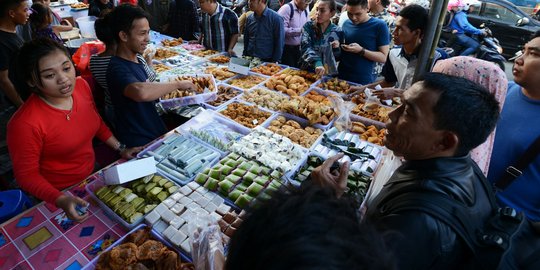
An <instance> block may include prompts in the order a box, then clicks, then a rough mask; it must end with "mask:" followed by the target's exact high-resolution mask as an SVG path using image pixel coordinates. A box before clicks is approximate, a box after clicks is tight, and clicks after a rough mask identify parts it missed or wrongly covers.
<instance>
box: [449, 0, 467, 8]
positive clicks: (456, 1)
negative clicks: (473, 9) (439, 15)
mask: <svg viewBox="0 0 540 270" xmlns="http://www.w3.org/2000/svg"><path fill="white" fill-rule="evenodd" d="M464 6H465V4H464V3H463V1H461V0H450V1H448V11H452V9H453V8H455V7H457V8H459V9H460V10H461V9H462V8H463V7H464Z"/></svg>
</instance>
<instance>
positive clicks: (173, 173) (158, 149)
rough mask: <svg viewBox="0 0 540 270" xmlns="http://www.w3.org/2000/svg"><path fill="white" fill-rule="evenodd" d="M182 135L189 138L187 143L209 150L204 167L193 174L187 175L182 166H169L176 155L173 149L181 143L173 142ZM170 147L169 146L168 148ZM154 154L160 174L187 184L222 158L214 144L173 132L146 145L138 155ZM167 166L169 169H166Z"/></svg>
mask: <svg viewBox="0 0 540 270" xmlns="http://www.w3.org/2000/svg"><path fill="white" fill-rule="evenodd" d="M180 137H183V138H182V139H185V140H188V141H187V142H185V143H188V144H189V145H191V146H192V148H193V147H195V146H198V147H202V149H204V151H207V152H209V155H207V157H209V158H208V159H207V160H205V162H204V163H203V164H202V167H201V168H200V169H199V170H197V171H195V172H194V173H193V175H186V174H184V173H182V172H181V169H182V168H178V167H177V166H175V169H172V168H170V167H168V166H170V164H169V163H170V160H169V158H174V157H173V156H172V155H176V154H175V153H174V152H173V150H174V149H176V148H177V147H178V145H179V144H175V145H173V144H172V143H173V142H174V141H175V140H176V139H179V138H180ZM167 147H168V148H167ZM182 152H183V151H180V152H179V153H178V154H182ZM149 156H154V159H155V160H156V162H157V165H156V167H157V170H158V172H159V173H160V174H162V175H164V176H166V177H167V178H168V179H171V180H172V181H174V182H176V183H179V184H180V185H185V184H187V183H189V182H191V181H192V180H193V178H194V177H195V176H196V175H197V173H198V172H200V171H202V170H204V169H205V168H207V167H210V166H212V165H214V164H215V163H216V162H217V161H218V160H219V158H220V156H221V153H220V152H219V151H218V150H217V149H215V148H214V147H212V146H209V145H207V144H206V143H203V142H201V141H199V140H194V138H193V137H191V136H188V135H186V134H176V133H175V134H172V135H171V136H168V137H166V138H163V139H160V140H158V141H156V142H154V143H153V144H151V145H150V146H148V147H146V148H145V149H144V150H143V151H141V152H140V153H139V154H138V155H137V157H139V158H140V157H149ZM196 160H197V159H195V160H193V161H191V162H190V163H189V164H187V165H186V166H185V167H184V168H187V167H189V166H190V165H192V164H194V163H195V162H196ZM165 164H167V165H165ZM164 168H167V169H164Z"/></svg>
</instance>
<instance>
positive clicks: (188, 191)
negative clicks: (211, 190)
mask: <svg viewBox="0 0 540 270" xmlns="http://www.w3.org/2000/svg"><path fill="white" fill-rule="evenodd" d="M178 191H179V192H180V193H182V194H184V196H187V195H189V194H191V192H193V190H192V189H191V188H190V187H188V186H183V187H181V188H180V190H178Z"/></svg>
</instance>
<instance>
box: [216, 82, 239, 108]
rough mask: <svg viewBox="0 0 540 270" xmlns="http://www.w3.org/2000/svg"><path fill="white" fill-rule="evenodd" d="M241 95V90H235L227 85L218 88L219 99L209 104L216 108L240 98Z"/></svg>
mask: <svg viewBox="0 0 540 270" xmlns="http://www.w3.org/2000/svg"><path fill="white" fill-rule="evenodd" d="M239 94H240V90H237V89H234V88H232V87H229V86H225V85H220V86H218V94H217V99H216V100H214V101H211V102H208V104H210V105H212V106H214V107H217V106H219V105H221V104H223V103H225V102H227V101H229V100H231V99H233V98H234V97H236V96H238V95H239Z"/></svg>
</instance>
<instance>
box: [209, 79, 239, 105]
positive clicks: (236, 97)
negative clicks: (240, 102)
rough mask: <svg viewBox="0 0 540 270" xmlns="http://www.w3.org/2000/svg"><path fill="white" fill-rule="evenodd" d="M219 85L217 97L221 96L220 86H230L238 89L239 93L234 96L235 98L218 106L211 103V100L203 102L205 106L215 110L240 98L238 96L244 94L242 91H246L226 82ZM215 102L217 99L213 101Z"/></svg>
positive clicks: (235, 89) (232, 88)
mask: <svg viewBox="0 0 540 270" xmlns="http://www.w3.org/2000/svg"><path fill="white" fill-rule="evenodd" d="M217 87H218V94H217V98H219V96H220V94H219V88H220V87H226V88H230V89H231V90H234V91H238V94H237V95H236V96H234V97H233V98H231V99H229V100H227V101H225V102H223V103H221V104H220V105H218V106H214V105H211V104H209V103H210V102H211V101H208V102H205V103H203V106H204V107H205V108H207V109H210V110H214V111H216V110H219V109H220V108H221V107H223V106H226V105H227V104H229V103H231V102H233V100H236V99H238V97H240V96H241V95H242V93H244V90H242V89H240V88H237V87H234V86H230V85H226V84H218V86H217ZM213 102H215V101H213Z"/></svg>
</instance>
